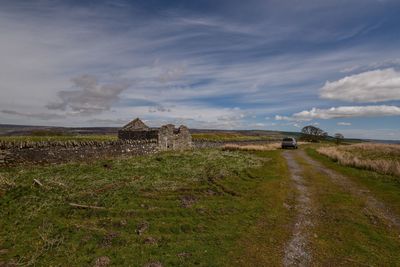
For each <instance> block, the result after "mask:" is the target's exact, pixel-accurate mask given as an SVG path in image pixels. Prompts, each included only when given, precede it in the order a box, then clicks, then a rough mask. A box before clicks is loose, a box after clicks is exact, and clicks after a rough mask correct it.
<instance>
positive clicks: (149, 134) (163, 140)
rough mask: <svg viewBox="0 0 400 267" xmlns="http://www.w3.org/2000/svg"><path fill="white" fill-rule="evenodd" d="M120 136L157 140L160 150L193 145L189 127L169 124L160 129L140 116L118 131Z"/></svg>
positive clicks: (124, 138)
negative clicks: (148, 123) (152, 126)
mask: <svg viewBox="0 0 400 267" xmlns="http://www.w3.org/2000/svg"><path fill="white" fill-rule="evenodd" d="M118 138H119V139H123V140H127V139H132V140H157V144H158V147H159V149H160V150H182V149H188V148H191V147H192V136H191V135H190V132H189V129H188V128H187V127H186V126H184V125H181V126H180V127H179V128H175V126H174V125H173V124H167V125H164V126H162V127H161V128H159V129H155V128H149V127H148V126H147V125H146V124H144V123H143V122H142V121H141V120H140V119H139V118H137V119H135V120H133V121H131V122H130V123H128V124H126V125H125V126H124V127H122V129H121V130H119V131H118Z"/></svg>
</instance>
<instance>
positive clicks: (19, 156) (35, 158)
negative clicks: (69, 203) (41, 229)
mask: <svg viewBox="0 0 400 267" xmlns="http://www.w3.org/2000/svg"><path fill="white" fill-rule="evenodd" d="M184 131H185V130H184ZM173 134H177V133H173ZM183 134H185V135H186V132H183ZM186 138H190V135H189V136H188V137H186ZM168 140H173V139H170V138H169V139H168ZM179 140H182V139H181V138H179ZM183 140H185V139H183ZM183 142H184V143H183V145H182V148H183V147H186V146H187V142H190V145H191V146H192V148H195V149H201V148H218V147H222V146H223V145H225V144H238V145H258V144H266V143H270V142H273V140H268V141H265V140H259V141H257V140H253V141H224V142H213V141H206V140H203V141H202V140H196V141H192V140H191V138H190V139H186V141H183ZM165 145H167V144H165ZM171 145H174V146H178V147H179V146H180V145H179V143H175V144H174V143H171ZM160 150H165V149H162V148H160V145H159V140H158V139H149V140H147V139H146V140H118V141H63V142H55V141H49V142H47V141H46V142H8V141H7V142H6V141H0V166H15V165H21V164H56V163H64V162H70V161H90V160H94V159H100V158H108V157H116V156H138V155H146V154H154V153H157V152H158V151H160Z"/></svg>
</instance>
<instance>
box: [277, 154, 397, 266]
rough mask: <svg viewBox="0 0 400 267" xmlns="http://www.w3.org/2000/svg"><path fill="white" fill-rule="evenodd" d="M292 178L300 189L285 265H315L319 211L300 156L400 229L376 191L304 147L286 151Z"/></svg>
mask: <svg viewBox="0 0 400 267" xmlns="http://www.w3.org/2000/svg"><path fill="white" fill-rule="evenodd" d="M283 156H284V157H285V159H286V161H287V164H288V167H289V170H290V173H291V179H292V181H293V184H294V186H295V188H296V191H297V194H298V195H297V198H296V202H297V204H296V206H295V211H296V212H297V215H296V217H295V223H294V226H293V229H292V237H291V239H290V241H289V242H288V243H287V244H286V246H285V254H284V255H285V256H284V259H283V265H284V266H310V265H313V261H312V249H311V248H310V237H312V229H313V225H315V224H317V223H318V222H315V221H313V220H317V216H316V214H315V213H316V211H315V210H313V205H312V204H313V201H315V199H313V195H312V194H311V191H312V190H311V188H310V187H309V186H308V185H307V182H306V179H305V177H304V176H303V174H302V173H303V172H302V166H301V165H299V163H298V162H297V161H296V160H295V158H296V157H300V158H302V159H303V162H306V163H307V164H308V165H309V166H311V170H312V172H317V173H319V174H322V175H324V176H326V177H327V178H328V179H329V180H331V181H332V182H333V183H334V184H336V185H338V186H339V187H340V188H341V189H342V190H343V191H345V192H348V193H350V194H351V195H353V196H355V197H356V198H358V199H360V200H361V201H363V202H364V203H365V211H364V212H365V213H366V214H370V215H372V216H375V217H377V218H379V219H380V220H381V221H382V222H383V223H384V224H385V225H386V226H387V227H388V228H394V229H396V230H397V231H398V232H400V218H399V217H397V216H396V215H395V214H394V213H393V212H391V211H390V210H389V209H388V208H387V207H386V206H385V204H384V203H382V202H381V201H379V200H377V199H376V198H375V197H374V196H373V195H372V193H371V192H370V191H369V190H367V189H366V188H363V186H361V185H359V184H356V183H355V182H353V181H352V180H350V178H348V177H346V176H344V175H342V174H339V173H337V172H336V171H334V170H332V169H329V168H327V167H325V166H323V165H322V164H321V163H319V162H317V161H315V160H313V159H312V158H310V157H309V156H308V155H307V154H306V153H305V152H304V151H303V150H291V151H289V150H288V151H284V152H283Z"/></svg>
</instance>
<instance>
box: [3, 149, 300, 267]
mask: <svg viewBox="0 0 400 267" xmlns="http://www.w3.org/2000/svg"><path fill="white" fill-rule="evenodd" d="M279 153H280V152H279V151H259V152H252V153H249V152H244V151H222V150H197V151H187V152H179V153H178V152H169V153H162V154H158V155H153V156H145V157H135V158H129V159H112V160H111V159H110V160H102V161H98V162H95V163H93V164H84V163H81V164H80V163H71V164H63V165H56V166H43V167H37V166H33V167H30V168H26V167H24V168H23V167H16V168H5V169H1V171H0V262H2V263H3V264H4V263H15V264H17V265H21V266H33V265H36V266H60V265H61V266H87V265H93V264H95V263H96V259H97V263H99V262H101V261H106V262H107V261H110V266H143V265H145V264H147V263H150V262H160V263H162V264H163V266H192V265H198V266H232V264H233V263H234V264H236V265H240V263H242V264H243V265H246V262H247V260H248V259H249V257H253V258H254V259H258V260H257V261H258V262H264V263H265V264H266V263H268V262H269V263H272V264H273V265H276V264H279V263H280V262H281V257H282V251H283V249H282V247H283V245H284V243H285V240H286V239H287V238H288V235H290V232H288V231H287V228H288V227H289V226H288V224H290V222H291V216H292V215H291V214H290V211H289V210H288V209H286V208H285V207H284V205H283V204H284V202H287V203H290V201H291V198H292V196H293V192H292V191H291V190H292V189H291V187H290V186H289V180H288V175H287V171H285V170H286V165H285V162H284V160H283V159H282V158H281V157H280V156H279ZM77 205H83V206H77ZM264 240H270V242H268V243H265V242H264ZM255 248H258V250H255ZM101 257H102V258H101ZM0 265H1V264H0Z"/></svg>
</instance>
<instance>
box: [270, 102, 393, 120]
mask: <svg viewBox="0 0 400 267" xmlns="http://www.w3.org/2000/svg"><path fill="white" fill-rule="evenodd" d="M381 116H400V107H397V106H386V105H379V106H344V107H332V108H329V109H319V108H312V109H311V110H303V111H301V112H298V113H294V114H293V115H292V116H280V115H276V116H275V119H276V120H286V121H310V120H313V119H323V120H327V119H335V118H352V117H381Z"/></svg>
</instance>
